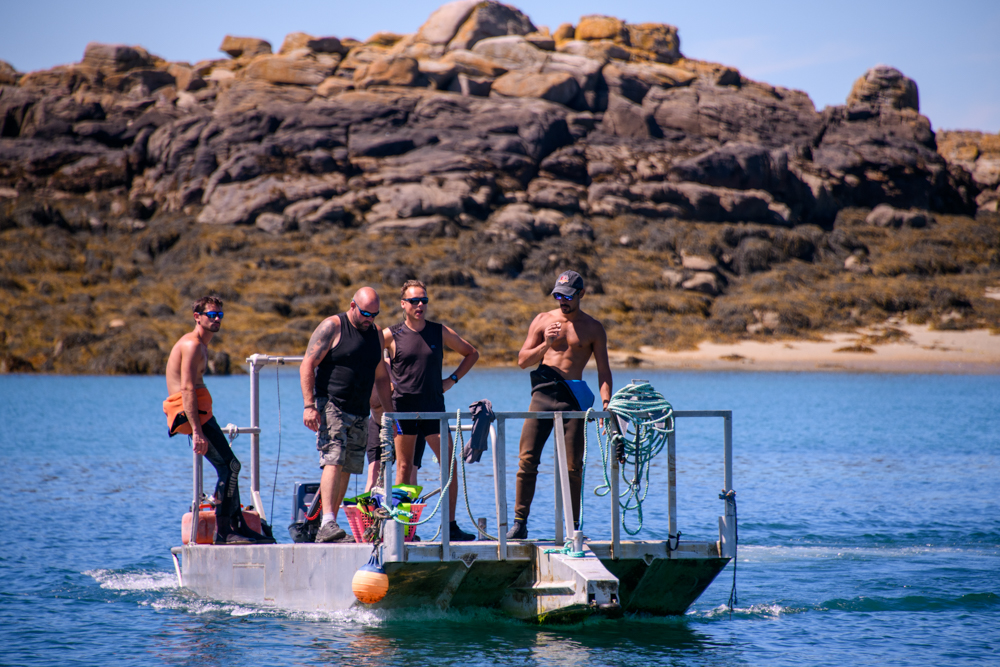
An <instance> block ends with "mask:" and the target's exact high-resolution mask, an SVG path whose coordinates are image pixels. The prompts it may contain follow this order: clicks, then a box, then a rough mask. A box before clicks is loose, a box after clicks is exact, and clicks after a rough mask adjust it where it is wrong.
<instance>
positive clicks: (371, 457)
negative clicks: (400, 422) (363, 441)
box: [365, 417, 382, 463]
mask: <svg viewBox="0 0 1000 667" xmlns="http://www.w3.org/2000/svg"><path fill="white" fill-rule="evenodd" d="M379 429H380V425H379V423H378V422H377V421H375V418H374V417H369V418H368V444H367V445H366V446H365V453H366V454H368V463H375V462H376V461H380V460H382V440H381V439H380V436H379Z"/></svg>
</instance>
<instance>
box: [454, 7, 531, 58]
mask: <svg viewBox="0 0 1000 667" xmlns="http://www.w3.org/2000/svg"><path fill="white" fill-rule="evenodd" d="M532 32H535V26H534V25H533V24H532V23H531V19H529V18H528V17H527V16H525V15H524V14H523V13H521V11H520V10H518V9H516V8H514V7H511V6H509V5H502V4H500V3H499V2H480V3H478V4H477V5H476V6H475V9H473V11H472V13H471V14H470V15H469V17H468V18H467V19H466V20H465V22H464V23H463V24H462V26H461V28H459V29H458V32H457V33H456V34H455V37H454V38H452V40H451V41H450V42H449V43H448V48H449V49H469V48H471V47H472V46H473V45H474V44H475V43H476V42H478V41H480V40H482V39H485V38H487V37H498V36H501V35H527V34H529V33H532Z"/></svg>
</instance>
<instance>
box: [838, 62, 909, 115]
mask: <svg viewBox="0 0 1000 667" xmlns="http://www.w3.org/2000/svg"><path fill="white" fill-rule="evenodd" d="M847 106H848V107H853V106H871V107H876V108H881V107H887V108H891V109H913V110H914V111H920V95H919V93H918V92H917V83H916V81H914V80H913V79H911V78H909V77H906V76H903V73H902V72H900V71H899V70H898V69H896V68H895V67H889V66H888V65H876V66H875V67H872V68H871V69H870V70H868V71H867V72H865V73H864V76H862V77H861V78H860V79H858V80H857V81H855V82H854V85H853V86H852V87H851V92H850V94H849V95H848V96H847Z"/></svg>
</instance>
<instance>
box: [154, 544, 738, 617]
mask: <svg viewBox="0 0 1000 667" xmlns="http://www.w3.org/2000/svg"><path fill="white" fill-rule="evenodd" d="M449 551H450V554H449V556H450V557H449V559H448V560H442V558H441V546H440V544H437V543H413V544H407V545H406V546H405V560H404V561H402V562H388V563H385V564H384V567H385V571H386V573H387V574H388V575H389V591H388V593H387V594H386V596H385V598H383V599H382V600H381V601H380V602H378V603H375V604H372V605H365V604H363V603H361V602H359V601H358V600H357V599H356V598H355V597H354V593H353V592H352V589H351V581H352V578H353V576H354V573H355V572H356V571H357V569H358V568H359V567H361V566H362V565H364V564H365V563H366V562H368V559H369V557H370V556H371V547H370V546H368V545H363V544H279V545H239V546H235V545H234V546H215V545H186V546H183V547H175V548H174V549H173V550H172V553H173V554H174V556H175V558H177V559H178V562H177V571H178V577H179V579H180V582H181V585H182V586H184V587H186V588H188V589H190V590H192V591H193V592H195V593H196V594H198V595H202V596H205V597H209V598H213V599H220V600H231V601H234V602H241V603H249V604H254V605H260V606H273V607H276V608H282V609H289V610H299V611H323V612H332V611H340V610H347V609H351V608H366V609H399V608H412V607H419V606H433V607H436V608H439V609H449V608H450V609H464V608H493V609H497V610H499V611H500V612H502V613H505V614H507V615H510V616H512V617H514V618H519V619H523V620H526V621H534V622H572V621H576V620H580V619H581V618H585V617H587V616H590V615H591V614H595V613H598V614H608V615H618V614H621V613H623V612H624V613H644V614H650V615H655V616H666V615H678V614H683V613H684V612H685V611H686V610H687V608H688V607H689V606H690V605H691V604H692V603H693V602H694V601H695V600H696V599H697V598H698V596H699V595H701V593H702V592H703V591H704V590H705V588H706V587H707V586H708V585H709V584H710V583H711V582H712V580H713V579H715V577H716V576H717V575H718V574H719V572H721V571H722V569H723V568H724V567H725V566H726V563H728V562H729V559H728V558H724V557H720V554H719V544H718V543H717V542H714V543H690V544H683V543H682V544H681V545H680V546H679V547H678V548H677V549H674V550H670V549H668V548H667V544H666V542H662V541H645V542H639V541H636V542H622V543H621V545H620V549H619V552H620V553H619V554H618V557H617V558H615V557H613V555H612V553H611V544H610V543H609V542H590V543H588V544H587V545H586V546H585V548H584V552H583V553H584V556H583V557H580V558H574V557H572V556H571V555H569V554H566V553H563V552H562V550H560V549H557V548H556V545H555V544H554V543H551V542H514V543H510V544H508V545H507V554H506V558H505V559H502V560H501V559H499V558H498V545H497V543H496V542H460V543H453V544H451V545H450V549H449Z"/></svg>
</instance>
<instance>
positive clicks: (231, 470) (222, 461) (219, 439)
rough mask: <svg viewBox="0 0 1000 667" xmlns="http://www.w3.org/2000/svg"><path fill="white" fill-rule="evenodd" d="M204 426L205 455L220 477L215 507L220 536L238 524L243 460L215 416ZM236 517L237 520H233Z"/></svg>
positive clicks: (234, 528)
mask: <svg viewBox="0 0 1000 667" xmlns="http://www.w3.org/2000/svg"><path fill="white" fill-rule="evenodd" d="M201 429H202V431H203V432H204V433H205V438H206V439H207V440H208V451H207V452H205V458H206V459H208V462H209V463H211V464H212V467H214V468H215V472H216V473H217V474H218V476H219V480H218V482H217V483H216V485H215V498H216V500H218V501H219V504H218V505H216V507H215V525H216V530H217V531H218V533H219V534H220V535H228V534H229V533H230V532H231V531H233V530H236V529H237V527H238V525H239V523H238V518H237V515H238V514H239V512H240V489H239V478H240V462H239V460H238V459H237V458H236V455H235V454H233V450H232V449H231V448H230V447H229V441H228V440H227V439H226V436H225V434H224V433H223V432H222V429H221V428H219V424H218V422H216V421H215V417H212V418H211V419H209V420H208V421H207V422H205V423H204V424H203V425H202V427H201ZM234 518H237V520H236V521H234V520H233V519H234Z"/></svg>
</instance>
